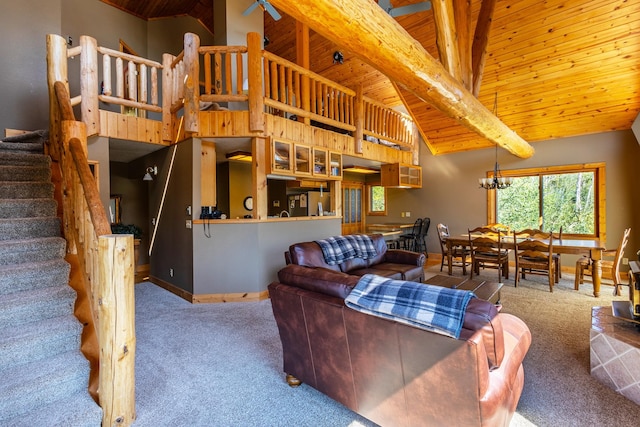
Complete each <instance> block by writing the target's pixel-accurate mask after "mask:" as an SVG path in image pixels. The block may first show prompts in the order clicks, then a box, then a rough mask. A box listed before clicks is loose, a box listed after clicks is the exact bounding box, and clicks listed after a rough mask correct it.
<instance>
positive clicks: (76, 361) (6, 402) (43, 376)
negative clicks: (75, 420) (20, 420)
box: [0, 350, 89, 425]
mask: <svg viewBox="0 0 640 427" xmlns="http://www.w3.org/2000/svg"><path fill="white" fill-rule="evenodd" d="M0 375H2V378H3V384H2V388H0V414H1V415H0V424H3V420H4V419H10V418H14V417H16V416H19V415H22V414H25V413H27V412H29V411H31V410H32V409H33V407H41V406H43V405H48V404H51V403H54V402H56V401H59V400H61V399H64V398H66V396H67V395H69V394H75V393H78V392H81V391H84V392H85V393H87V394H88V391H87V384H88V375H89V362H88V361H87V360H86V359H85V358H84V356H83V355H82V353H80V351H79V350H75V351H74V350H71V351H68V352H65V353H61V354H58V355H56V356H55V357H51V358H46V359H43V360H39V361H36V362H33V363H29V364H28V365H24V366H17V367H13V368H10V369H4V370H2V371H0ZM49 425H51V424H49ZM68 425H70V424H68Z"/></svg>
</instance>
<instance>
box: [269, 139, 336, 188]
mask: <svg viewBox="0 0 640 427" xmlns="http://www.w3.org/2000/svg"><path fill="white" fill-rule="evenodd" d="M269 148H270V150H269V157H270V162H269V163H270V167H271V168H270V171H269V173H271V174H276V175H293V176H300V177H305V176H313V177H317V178H324V179H327V178H329V179H338V180H339V179H342V154H341V153H339V152H337V151H330V150H327V149H326V148H319V147H311V146H309V145H306V144H299V143H296V142H293V141H288V140H283V139H271V143H270V144H269Z"/></svg>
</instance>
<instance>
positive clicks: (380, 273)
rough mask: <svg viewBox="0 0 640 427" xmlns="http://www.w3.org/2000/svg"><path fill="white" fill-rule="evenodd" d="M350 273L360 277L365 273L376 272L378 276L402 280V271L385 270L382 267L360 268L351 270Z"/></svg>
mask: <svg viewBox="0 0 640 427" xmlns="http://www.w3.org/2000/svg"><path fill="white" fill-rule="evenodd" d="M349 274H352V275H354V276H355V277H356V278H358V279H359V278H360V277H361V276H364V275H365V274H375V275H376V276H382V277H386V278H387V279H394V280H402V273H401V272H399V271H394V270H384V269H382V268H375V267H372V268H359V269H357V270H351V271H349Z"/></svg>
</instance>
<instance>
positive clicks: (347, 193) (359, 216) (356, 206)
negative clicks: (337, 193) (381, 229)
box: [342, 181, 364, 235]
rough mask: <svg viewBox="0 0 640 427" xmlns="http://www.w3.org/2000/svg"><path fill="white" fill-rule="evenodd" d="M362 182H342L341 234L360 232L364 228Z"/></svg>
mask: <svg viewBox="0 0 640 427" xmlns="http://www.w3.org/2000/svg"><path fill="white" fill-rule="evenodd" d="M363 194H364V184H363V183H360V182H344V181H343V182H342V234H343V235H345V234H353V233H362V232H363V230H364V221H363V211H362V205H363V200H362V195H363Z"/></svg>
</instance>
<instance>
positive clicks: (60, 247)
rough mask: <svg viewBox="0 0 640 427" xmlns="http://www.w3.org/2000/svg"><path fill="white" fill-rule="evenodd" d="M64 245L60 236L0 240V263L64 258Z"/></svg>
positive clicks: (7, 263) (64, 242) (8, 263)
mask: <svg viewBox="0 0 640 427" xmlns="http://www.w3.org/2000/svg"><path fill="white" fill-rule="evenodd" d="M66 245H67V242H66V241H65V240H64V239H63V238H62V237H38V238H33V239H19V240H0V265H10V264H22V263H25V262H40V261H48V260H51V259H55V258H64V256H65V252H66Z"/></svg>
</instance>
